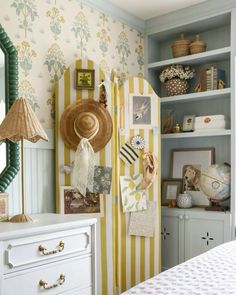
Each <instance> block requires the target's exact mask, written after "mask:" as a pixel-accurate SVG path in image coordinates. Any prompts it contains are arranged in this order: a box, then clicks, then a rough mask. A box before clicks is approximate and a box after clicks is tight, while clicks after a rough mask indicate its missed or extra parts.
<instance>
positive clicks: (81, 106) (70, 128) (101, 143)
mask: <svg viewBox="0 0 236 295" xmlns="http://www.w3.org/2000/svg"><path fill="white" fill-rule="evenodd" d="M112 129H113V127H112V119H111V116H110V114H109V112H108V111H107V110H106V109H105V108H104V107H103V106H102V105H101V104H100V103H99V102H97V101H94V100H92V99H82V100H79V101H77V102H75V103H73V104H70V105H69V106H68V107H67V108H66V109H65V111H64V112H63V114H62V116H61V120H60V131H61V135H62V137H63V139H64V142H65V144H66V145H67V146H68V147H69V148H70V149H73V150H76V149H77V146H78V144H79V142H80V140H81V138H88V139H89V142H90V144H91V145H92V147H93V150H94V152H98V151H100V150H101V149H102V148H104V147H105V145H106V144H107V143H108V141H109V140H110V139H111V136H112Z"/></svg>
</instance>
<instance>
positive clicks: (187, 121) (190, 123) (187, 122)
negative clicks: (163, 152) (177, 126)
mask: <svg viewBox="0 0 236 295" xmlns="http://www.w3.org/2000/svg"><path fill="white" fill-rule="evenodd" d="M194 122H195V115H187V116H184V120H183V127H182V130H183V131H184V132H190V131H193V130H194Z"/></svg>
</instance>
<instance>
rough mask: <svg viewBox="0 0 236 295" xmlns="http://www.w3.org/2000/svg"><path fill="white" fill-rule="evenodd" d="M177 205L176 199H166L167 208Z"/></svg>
mask: <svg viewBox="0 0 236 295" xmlns="http://www.w3.org/2000/svg"><path fill="white" fill-rule="evenodd" d="M176 205H177V201H176V200H168V207H169V208H175V207H176Z"/></svg>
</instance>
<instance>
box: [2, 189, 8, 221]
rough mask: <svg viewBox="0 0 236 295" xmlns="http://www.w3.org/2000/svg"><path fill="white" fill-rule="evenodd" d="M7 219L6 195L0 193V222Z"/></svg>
mask: <svg viewBox="0 0 236 295" xmlns="http://www.w3.org/2000/svg"><path fill="white" fill-rule="evenodd" d="M7 219H8V194H7V193H0V221H5V220H7Z"/></svg>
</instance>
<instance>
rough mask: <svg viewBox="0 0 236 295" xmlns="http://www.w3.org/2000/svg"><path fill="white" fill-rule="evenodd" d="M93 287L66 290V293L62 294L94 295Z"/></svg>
mask: <svg viewBox="0 0 236 295" xmlns="http://www.w3.org/2000/svg"><path fill="white" fill-rule="evenodd" d="M93 294H94V293H93V289H92V287H89V288H85V289H84V288H83V289H76V290H73V291H70V292H66V293H63V294H61V295H93Z"/></svg>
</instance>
